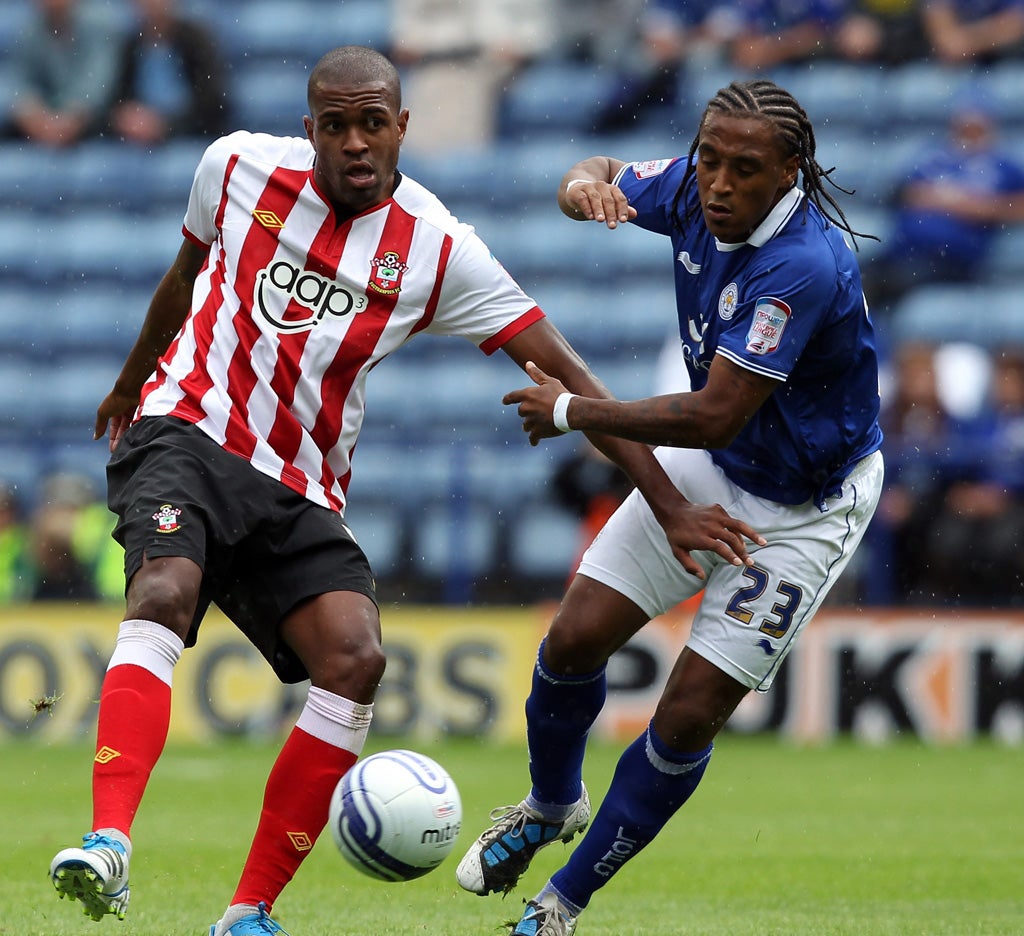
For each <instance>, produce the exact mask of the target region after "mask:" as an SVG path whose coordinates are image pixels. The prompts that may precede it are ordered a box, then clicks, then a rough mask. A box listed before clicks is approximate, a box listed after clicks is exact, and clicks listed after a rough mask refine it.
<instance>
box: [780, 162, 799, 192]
mask: <svg viewBox="0 0 1024 936" xmlns="http://www.w3.org/2000/svg"><path fill="white" fill-rule="evenodd" d="M799 172H800V157H799V156H797V155H795V154H794V155H793V156H790V157H789V159H787V160H786V166H785V169H784V170H783V176H782V180H783V182H784V183H785V187H786V189H787V191H788V190H789V189H791V188H792V187H793V186H794V185H796V178H797V174H798V173H799Z"/></svg>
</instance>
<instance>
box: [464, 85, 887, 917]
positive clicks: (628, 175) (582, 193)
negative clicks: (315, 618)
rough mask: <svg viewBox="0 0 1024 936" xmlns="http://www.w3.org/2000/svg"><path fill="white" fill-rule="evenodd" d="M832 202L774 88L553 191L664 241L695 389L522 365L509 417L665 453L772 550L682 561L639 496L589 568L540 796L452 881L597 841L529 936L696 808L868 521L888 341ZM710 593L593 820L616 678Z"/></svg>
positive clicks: (734, 90) (566, 636)
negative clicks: (634, 654)
mask: <svg viewBox="0 0 1024 936" xmlns="http://www.w3.org/2000/svg"><path fill="white" fill-rule="evenodd" d="M801 176H802V185H803V187H802V188H801V187H800V185H799V184H798V179H799V177H801ZM828 182H829V180H828V178H827V174H826V172H825V171H824V170H822V168H821V167H820V166H819V165H818V163H817V161H816V159H815V140H814V130H813V127H812V125H811V123H810V121H809V119H808V117H807V115H806V113H805V112H804V110H803V109H802V108H801V107H800V105H799V104H798V103H797V101H796V100H794V98H793V97H792V96H791V95H790V94H789V93H787V92H786V91H784V90H783V89H781V88H779V87H778V86H776V85H775V84H774V83H772V82H770V81H766V80H754V81H748V82H742V83H733V84H731V85H730V86H729V87H727V88H723V89H722V90H720V91H719V92H718V93H717V94H716V95H715V97H714V98H713V99H712V100H711V101H710V102H709V103H708V106H707V109H706V110H705V112H704V114H703V116H702V118H701V122H700V126H699V130H698V134H697V137H696V138H695V140H694V141H693V144H692V146H691V148H690V151H689V153H688V155H687V156H686V157H684V158H678V159H665V160H654V161H650V162H635V163H623V162H621V161H619V160H616V159H611V158H609V157H605V156H596V157H591V158H589V159H585V160H583V161H582V162H580V163H578V164H577V165H575V166H574V167H573V168H572V169H570V170H569V172H568V173H567V174H566V176H565V178H564V179H563V182H562V185H561V188H560V190H559V195H558V199H559V205H560V206H561V208H562V210H563V212H565V214H567V215H568V216H569V217H571V218H575V219H578V220H581V221H583V220H590V221H597V222H599V223H604V224H605V225H606V226H607V227H609V228H614V227H617V226H618V225H619V224H621V223H623V222H627V221H631V222H633V223H634V224H637V225H640V226H642V227H645V228H647V229H649V230H652V231H656V232H658V233H660V234H664V235H665V236H666V237H668V238H669V239H670V241H671V245H672V257H673V258H674V259H673V269H674V271H675V284H676V293H677V306H678V315H679V333H680V338H681V342H682V352H683V357H684V360H685V362H686V366H687V369H688V371H689V377H690V382H691V390H690V392H686V393H672V394H667V395H664V396H657V397H652V398H650V399H644V400H636V401H632V402H620V401H615V400H597V399H590V398H587V397H583V396H576V395H573V394H570V393H568V392H566V389H565V387H563V386H562V385H561V384H560V383H559V382H558V381H557V380H554V379H552V378H551V377H549V376H548V375H546V374H545V373H543V372H542V371H541V370H540V369H539V368H535V367H532V366H528V368H527V372H528V373H529V374H530V376H531V377H532V379H533V380H534V381H535V384H536V386H533V387H529V388H526V389H522V390H517V391H515V392H512V393H509V394H507V395H506V397H505V403H506V404H517V405H518V409H519V414H520V416H521V417H522V419H523V428H524V430H525V431H527V432H528V433H529V435H530V441H531V443H532V444H537V443H538V442H539V441H540V440H541V439H545V438H550V437H554V436H557V435H559V434H560V433H561V432H565V431H568V430H569V429H581V430H587V431H595V432H600V433H607V434H609V435H614V436H619V437H621V438H626V439H632V440H635V441H639V442H645V443H647V444H650V445H652V446H658V447H659V448H658V449H657V453H656V454H657V456H658V458H659V460H660V461H661V463H662V465H663V466H664V467H665V468H666V470H667V473H668V475H669V476H670V477H671V478H672V479H673V481H674V483H675V484H676V485H677V486H678V488H679V489H680V491H681V492H682V493H683V494H684V495H685V496H686V497H687V498H688V499H690V500H691V501H694V502H702V503H718V504H722V505H723V506H725V507H726V509H728V510H729V511H730V512H731V513H732V514H733V515H735V516H737V517H742V518H743V519H744V520H746V521H747V522H748V523H749V525H750V526H751V527H753V528H754V529H756V530H757V531H758V532H759V533H760V534H761V535H762V537H763V541H762V543H761V544H760V545H758V544H754V545H753V546H752V548H751V550H750V557H751V559H752V560H753V564H752V565H744V564H738V565H737V564H732V563H730V562H728V561H723V560H722V559H721V558H720V557H719V556H718V555H717V554H713V553H704V552H698V551H693V552H690V553H688V554H686V555H684V556H682V557H681V559H677V558H676V556H675V555H673V553H672V551H671V550H670V549H669V547H668V544H667V542H666V539H665V535H664V533H662V532H661V530H660V528H659V526H658V524H657V522H656V521H655V519H654V518H653V516H652V515H651V512H650V510H649V509H648V508H647V507H646V506H645V505H644V502H643V501H642V500H641V499H640V498H639V497H638V496H637V495H635V494H633V495H631V496H630V497H629V498H628V499H627V500H626V502H625V503H624V504H623V505H622V507H621V508H620V509H619V510H618V511H617V512H616V514H615V515H614V516H613V517H612V518H611V519H610V520H609V521H608V523H607V524H606V526H605V527H604V529H603V530H602V531H601V533H600V534H599V535H598V537H597V539H596V540H595V542H594V543H593V545H592V546H591V547H590V549H589V550H588V551H587V552H586V554H585V555H584V557H583V559H582V561H581V563H580V566H579V569H578V572H577V574H576V576H575V577H574V578H573V580H572V582H571V584H570V586H569V588H568V590H567V592H566V595H565V597H564V599H563V601H562V603H561V606H560V608H559V610H558V612H557V614H556V615H555V618H554V620H553V621H552V623H551V626H550V629H549V630H548V633H547V636H546V637H545V639H544V641H543V643H542V644H541V648H540V652H539V654H538V659H537V664H536V667H535V669H534V675H533V683H532V689H531V693H530V696H529V699H528V700H527V703H526V716H527V739H528V742H529V752H530V776H531V780H532V784H533V785H532V789H531V791H530V793H529V795H528V796H527V797H526V799H524V800H523V801H522V802H521V803H520V804H518V805H517V806H513V807H508V808H507V809H506V810H505V811H504V813H503V814H502V812H501V811H496V812H495V814H494V815H495V816H496V817H497V819H496V823H495V825H493V826H492V827H491V828H489V829H488V830H486V831H485V832H484V833H483V834H482V835H481V836H480V838H479V839H477V841H476V842H475V843H474V844H473V846H472V847H471V848H470V849H469V851H468V852H467V854H466V856H465V857H464V858H463V860H462V862H461V863H460V865H459V867H458V869H457V871H456V876H457V878H458V880H459V883H460V884H461V886H462V887H464V888H465V889H467V890H469V891H472V892H474V893H478V894H488V893H492V892H494V891H503V892H508V891H509V890H511V889H512V888H513V887H514V886H515V885H516V883H517V881H518V880H519V877H520V876H521V875H522V873H523V872H524V871H525V870H526V868H527V866H528V865H529V862H530V860H531V859H532V857H533V855H534V854H535V853H536V852H537V850H538V849H539V848H541V847H543V846H544V845H546V844H549V843H550V842H553V841H557V840H563V841H568V840H569V839H571V838H572V837H573V836H574V835H575V834H576V833H577V832H579V831H582V830H583V829H586V828H587V826H588V824H589V829H588V830H587V832H586V834H585V835H584V837H583V839H582V841H581V842H580V844H579V845H578V847H577V848H576V849H575V851H574V852H573V853H572V855H571V856H570V858H569V860H568V862H567V863H566V864H565V865H564V866H563V867H562V868H561V869H560V870H559V871H557V872H556V873H555V874H554V876H553V877H552V878H551V879H550V881H549V882H548V883H547V885H546V886H545V887H544V888H543V890H542V891H541V892H540V894H538V895H537V896H536V897H535V898H534V899H533V900H530V901H528V902H527V907H526V910H525V912H524V914H523V917H522V919H521V920H520V921H519V922H518V923H517V924H515V925H514V926H513V927H512V932H513V933H514V934H517V936H519V934H522V936H568V934H570V933H572V932H573V931H574V929H575V927H576V919H577V917H578V916H579V914H580V913H581V911H582V910H583V909H584V908H585V907H586V906H587V905H588V903H589V902H590V899H591V897H592V896H593V894H594V892H595V891H596V890H597V889H598V888H600V887H602V886H604V885H605V884H607V883H608V882H609V881H610V880H611V879H612V878H613V877H614V875H615V873H616V872H617V871H618V870H619V868H621V867H622V865H624V864H625V863H626V862H627V861H629V860H631V859H632V858H633V857H634V856H635V855H636V854H637V853H638V852H639V851H640V850H641V849H642V848H644V846H645V845H647V844H648V843H649V842H650V841H651V840H652V839H653V838H654V837H655V836H656V835H657V834H658V832H659V831H660V830H661V829H662V827H663V826H664V825H665V824H666V823H667V822H668V820H669V819H670V818H671V817H672V815H673V814H674V813H675V812H676V810H677V809H679V807H680V806H682V805H683V803H684V802H685V801H686V800H687V798H688V797H689V796H690V795H691V794H692V793H693V791H694V789H695V788H696V786H697V784H698V783H699V782H700V779H701V776H702V775H703V773H704V770H705V768H706V766H707V763H708V760H709V759H710V757H711V751H712V742H713V739H714V737H715V735H716V734H717V733H718V731H719V729H720V728H721V727H722V725H723V724H725V722H726V720H727V719H728V718H729V716H730V715H731V714H732V712H733V710H734V709H735V708H736V706H737V705H738V704H739V702H740V700H741V699H743V697H744V696H745V695H746V694H747V693H748V692H749V691H750V690H752V689H753V690H757V691H762V692H763V691H765V690H767V689H768V687H769V686H770V685H771V682H772V679H773V678H774V676H775V674H776V673H777V672H778V670H779V666H780V665H781V664H782V661H783V660H784V659H785V657H786V655H787V653H788V652H789V650H790V649H791V648H792V646H793V644H794V642H795V640H796V638H797V636H798V635H799V633H800V632H801V630H802V629H803V628H804V627H805V626H806V625H807V622H808V621H809V620H810V619H811V617H812V616H813V614H814V612H815V611H816V610H817V608H818V607H819V606H820V605H821V603H822V601H823V600H824V598H825V595H826V594H827V593H828V591H829V589H830V588H831V586H832V585H833V584H835V581H836V579H837V578H838V576H839V574H840V573H841V572H842V570H843V568H844V567H845V566H846V565H847V563H848V562H849V561H850V558H851V556H852V555H853V552H854V550H855V549H856V547H857V544H858V543H859V542H860V540H861V538H862V536H863V534H864V531H865V528H866V526H867V524H868V522H869V520H870V518H871V515H872V513H873V512H874V509H875V506H876V504H877V501H878V496H879V492H880V489H881V485H882V474H883V468H882V459H881V455H880V454H879V446H880V444H881V440H882V434H881V431H880V430H879V427H878V409H879V400H878V365H877V358H876V352H875V341H874V336H873V331H872V326H871V322H870V319H869V317H868V313H867V306H866V304H865V301H864V297H863V293H862V290H861V281H860V272H859V270H858V268H857V261H856V258H855V256H854V252H853V250H852V249H851V246H850V244H849V243H848V242H847V239H846V238H847V237H849V238H850V239H851V240H855V237H856V235H855V232H854V231H852V230H851V229H850V226H849V224H848V223H847V222H846V219H845V216H844V215H843V212H842V210H841V208H840V207H839V205H838V204H837V202H836V201H835V200H834V198H833V197H832V195H831V194H830V193H829V192H828V190H827V188H826V186H827V184H828ZM844 232H845V235H846V236H844ZM639 298H640V297H638V301H639ZM701 589H703V590H704V597H703V600H702V602H701V605H700V608H699V610H698V611H697V612H696V615H695V618H694V621H693V625H692V631H691V634H690V637H689V640H688V642H687V645H686V647H685V648H684V649H683V651H682V653H681V654H680V656H679V658H678V660H677V661H676V663H675V666H674V668H673V670H672V672H671V674H670V676H669V678H668V682H667V685H666V686H665V689H664V692H663V694H662V696H661V699H660V701H659V703H658V705H657V707H656V711H655V713H654V716H653V718H652V719H651V722H650V724H649V726H648V728H647V730H646V731H645V732H644V733H643V734H642V735H640V737H638V738H637V739H636V740H635V741H634V742H633V743H632V744H631V745H630V746H629V747H628V748H627V749H626V751H625V752H624V753H623V755H622V757H621V759H620V760H619V764H618V767H617V769H616V771H615V775H614V778H613V779H612V783H611V786H610V788H609V790H608V793H607V795H606V796H605V799H604V802H603V803H602V804H601V807H600V809H599V810H598V811H597V813H596V814H595V815H594V817H593V821H592V822H591V821H590V818H591V817H590V812H591V810H590V803H589V799H588V797H587V792H586V789H585V787H584V786H583V782H582V765H583V758H584V750H585V745H586V738H587V731H588V729H589V728H590V726H591V725H592V724H593V722H594V720H595V719H596V718H597V715H598V713H599V712H600V710H601V707H602V705H603V703H604V699H605V664H606V662H607V660H608V658H609V657H610V656H611V654H612V653H614V652H615V651H616V650H617V649H619V648H620V647H621V646H622V645H623V644H625V643H626V641H627V640H629V638H630V637H631V636H632V635H633V634H635V633H636V632H637V631H639V630H640V629H641V628H642V627H643V626H644V625H645V624H646V623H647V622H648V621H649V620H650V619H651V618H654V617H656V616H657V615H659V614H661V613H663V612H665V611H667V610H668V609H670V608H672V607H674V606H675V605H676V604H677V603H679V602H680V601H683V600H685V599H687V598H689V597H690V596H692V595H694V594H696V593H697V592H698V591H699V590H701Z"/></svg>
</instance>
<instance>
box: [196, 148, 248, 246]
mask: <svg viewBox="0 0 1024 936" xmlns="http://www.w3.org/2000/svg"><path fill="white" fill-rule="evenodd" d="M242 134H245V131H239V133H233V134H231V135H229V136H226V137H221V138H220V139H219V140H215V141H214V142H213V143H211V144H210V145H209V146H208V147H207V148H206V151H205V152H204V153H203V155H202V158H201V159H200V160H199V165H198V166H197V167H196V171H195V176H194V177H193V179H192V190H191V192H190V193H189V197H188V208H186V209H185V220H184V222H183V223H182V230H183V232H184V234H185V236H186V237H188V238H189V240H193V241H199V242H201V243H203V244H206V245H207V246H209V245H210V244H212V243H213V242H214V241H215V240H216V239H217V235H218V231H217V210H218V208H219V207H220V203H221V200H222V197H223V192H224V180H225V178H226V176H227V170H228V162H229V161H230V159H231V156H232V153H234V152H237V145H236V144H237V143H238V142H239V140H238V139H237V138H238V137H239V136H240V135H242Z"/></svg>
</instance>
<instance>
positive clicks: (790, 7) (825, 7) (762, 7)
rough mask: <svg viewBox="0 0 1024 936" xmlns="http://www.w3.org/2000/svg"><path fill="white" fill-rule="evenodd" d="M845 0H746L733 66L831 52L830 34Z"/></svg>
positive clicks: (749, 67)
mask: <svg viewBox="0 0 1024 936" xmlns="http://www.w3.org/2000/svg"><path fill="white" fill-rule="evenodd" d="M846 9H847V0H746V2H743V3H741V4H738V5H737V6H736V8H735V12H736V13H737V14H738V15H739V16H740V18H741V22H740V25H739V28H738V31H737V35H736V37H735V39H734V40H733V42H732V46H731V49H732V51H731V54H730V59H731V62H732V64H733V65H734V66H735V67H736V68H740V69H744V70H746V71H749V72H759V71H766V70H770V69H773V68H778V67H779V66H781V65H790V64H793V63H798V62H806V61H807V60H808V59H812V58H815V57H818V56H822V55H831V54H833V52H834V50H833V49H832V34H833V33H834V32H835V30H836V29H837V27H838V25H839V23H840V22H841V21H842V18H843V16H844V15H845V13H846Z"/></svg>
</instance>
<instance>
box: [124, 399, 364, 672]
mask: <svg viewBox="0 0 1024 936" xmlns="http://www.w3.org/2000/svg"><path fill="white" fill-rule="evenodd" d="M107 503H108V504H109V506H110V509H111V510H112V511H113V512H114V513H115V514H117V516H118V523H117V526H116V528H115V529H114V533H113V536H114V538H115V539H116V540H117V541H118V542H119V543H120V544H121V545H122V546H123V547H124V549H125V582H131V579H132V576H133V575H135V573H136V572H137V571H138V570H139V568H140V567H141V565H142V559H143V556H145V557H147V558H150V559H152V558H156V557H159V556H184V557H186V558H188V559H191V560H192V561H193V562H195V563H196V564H197V565H198V566H199V567H200V568H201V569H202V570H203V584H202V588H201V591H200V596H199V605H198V607H197V608H196V614H195V618H194V619H193V621H192V628H191V630H190V631H189V635H188V638H187V640H186V641H185V645H186V646H192V645H194V644H195V642H196V635H197V633H198V630H199V625H200V623H201V622H202V619H203V616H204V615H205V613H206V609H207V608H208V607H209V604H210V602H211V601H212V602H214V603H215V604H216V605H217V606H218V607H219V608H220V609H221V611H223V612H224V614H225V615H227V617H228V618H230V619H231V621H233V622H234V624H235V625H236V626H237V627H238V628H239V630H241V631H242V633H243V634H245V636H246V637H247V638H248V639H249V641H250V642H251V643H252V644H253V645H254V646H255V647H256V648H257V649H258V650H259V651H260V653H262V654H263V656H264V657H265V658H266V659H267V661H268V662H269V663H270V665H271V666H272V667H273V668H274V672H275V673H276V674H277V676H278V677H279V678H280V679H281V681H282V682H300V681H302V680H303V679H306V678H307V676H308V674H307V673H306V670H305V668H304V667H303V665H302V664H301V662H300V661H299V660H298V658H297V657H296V656H295V654H294V653H292V651H291V649H290V648H289V647H288V646H287V645H286V644H284V642H283V641H282V640H281V638H280V634H279V628H280V623H281V620H282V618H283V617H284V616H285V615H286V614H287V613H288V612H289V611H290V610H291V609H292V608H294V607H295V606H296V605H298V604H299V603H300V602H302V601H304V600H305V599H307V598H311V597H313V596H315V595H321V594H324V593H326V592H331V591H352V592H358V593H359V594H361V595H365V596H366V597H368V598H369V599H370V600H371V601H373V602H375V603H376V600H377V599H376V590H375V585H374V580H373V574H372V572H371V571H370V565H369V562H368V561H367V559H366V556H365V555H364V553H363V551H362V549H360V547H359V545H358V544H357V543H356V541H355V539H354V538H353V536H352V533H351V532H350V531H349V529H348V527H347V526H346V525H345V523H344V521H343V520H342V517H341V516H340V515H339V514H338V513H336V512H335V511H333V510H330V509H328V508H326V507H321V506H320V505H318V504H314V503H313V502H312V501H310V500H308V499H307V498H305V497H303V496H302V495H301V494H298V493H296V492H295V491H293V490H292V489H291V488H289V487H287V486H285V485H284V484H282V483H281V482H279V481H277V480H275V479H274V478H271V477H269V476H267V475H265V474H263V473H262V472H259V471H257V470H256V469H255V468H253V467H252V465H250V464H249V462H248V461H246V460H245V459H244V458H240V457H239V456H237V455H234V454H233V453H231V452H228V451H226V450H225V449H223V448H221V446H220V445H218V444H217V443H216V442H215V441H214V440H213V439H211V438H210V437H209V436H207V435H206V434H205V433H204V432H203V431H202V430H200V429H198V428H197V427H196V426H194V425H192V424H191V423H189V422H187V421H185V420H181V419H177V418H175V417H169V416H155V417H147V418H145V419H142V420H140V421H139V422H137V423H136V424H135V425H133V426H132V427H131V428H130V429H129V430H128V432H127V433H125V435H124V436H123V437H122V438H121V441H120V442H119V443H118V446H117V448H116V449H115V450H114V453H113V454H112V456H111V458H110V462H109V463H108V465H107Z"/></svg>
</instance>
